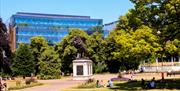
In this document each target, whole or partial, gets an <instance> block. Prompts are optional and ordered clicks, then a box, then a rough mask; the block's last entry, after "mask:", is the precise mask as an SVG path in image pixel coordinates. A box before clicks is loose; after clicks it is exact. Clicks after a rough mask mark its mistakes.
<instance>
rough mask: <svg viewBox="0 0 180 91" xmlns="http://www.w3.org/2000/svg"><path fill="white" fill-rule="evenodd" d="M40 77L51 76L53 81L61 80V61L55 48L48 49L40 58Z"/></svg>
mask: <svg viewBox="0 0 180 91" xmlns="http://www.w3.org/2000/svg"><path fill="white" fill-rule="evenodd" d="M39 60H40V62H39V70H40V76H41V78H42V79H43V77H44V76H51V77H52V78H53V79H55V78H59V75H60V67H61V60H60V59H59V57H58V54H57V53H56V52H55V51H54V48H53V47H46V49H45V50H44V51H43V52H42V54H41V55H40V58H39Z"/></svg>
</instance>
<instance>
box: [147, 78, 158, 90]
mask: <svg viewBox="0 0 180 91" xmlns="http://www.w3.org/2000/svg"><path fill="white" fill-rule="evenodd" d="M155 86H156V83H155V77H153V79H152V80H151V82H150V83H149V84H148V87H149V88H150V89H153V88H155Z"/></svg>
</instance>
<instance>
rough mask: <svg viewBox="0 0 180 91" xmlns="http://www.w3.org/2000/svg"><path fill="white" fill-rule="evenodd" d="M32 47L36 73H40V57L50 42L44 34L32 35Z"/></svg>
mask: <svg viewBox="0 0 180 91" xmlns="http://www.w3.org/2000/svg"><path fill="white" fill-rule="evenodd" d="M30 41H31V42H30V49H31V50H32V53H33V56H34V58H35V59H34V61H35V65H34V67H35V75H37V74H38V73H39V59H38V58H39V57H40V55H41V53H42V52H43V51H44V49H45V48H46V47H48V42H47V41H46V39H45V38H44V37H42V36H35V37H32V38H31V40H30Z"/></svg>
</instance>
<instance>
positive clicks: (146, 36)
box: [109, 26, 162, 70]
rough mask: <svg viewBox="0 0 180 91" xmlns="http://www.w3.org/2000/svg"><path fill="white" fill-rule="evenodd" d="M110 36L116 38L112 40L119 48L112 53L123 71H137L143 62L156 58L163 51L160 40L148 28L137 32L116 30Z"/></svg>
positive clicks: (138, 29)
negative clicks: (158, 52)
mask: <svg viewBox="0 0 180 91" xmlns="http://www.w3.org/2000/svg"><path fill="white" fill-rule="evenodd" d="M113 32H114V33H113ZM109 36H110V37H111V36H114V37H112V39H113V38H114V39H113V40H114V41H115V42H114V43H115V45H116V46H117V47H116V50H114V51H112V52H111V53H112V54H113V59H115V60H118V61H119V64H120V69H121V70H128V69H137V68H138V66H139V64H140V62H141V61H144V60H147V59H151V58H154V56H157V54H156V52H157V51H159V50H161V49H162V48H161V46H160V45H159V44H158V38H157V37H156V36H155V35H154V34H153V32H152V30H151V29H150V28H149V27H147V26H141V27H139V28H137V29H136V30H135V31H124V30H115V31H112V33H111V34H110V35H109ZM153 60H154V59H153ZM113 62H116V61H113Z"/></svg>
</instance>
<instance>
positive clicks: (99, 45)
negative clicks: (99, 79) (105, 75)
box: [87, 32, 107, 73]
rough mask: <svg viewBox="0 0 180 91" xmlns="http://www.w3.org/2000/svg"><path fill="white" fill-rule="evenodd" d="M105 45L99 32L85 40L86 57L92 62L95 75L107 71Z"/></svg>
mask: <svg viewBox="0 0 180 91" xmlns="http://www.w3.org/2000/svg"><path fill="white" fill-rule="evenodd" d="M105 43H106V41H104V40H103V35H102V34H101V33H99V32H94V33H93V34H92V35H90V37H89V39H88V40H87V46H88V55H89V57H90V59H91V60H92V61H93V64H94V65H93V67H94V72H95V73H100V72H104V71H107V65H106V63H105V61H106V55H107V54H106V53H105V50H106V47H105Z"/></svg>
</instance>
